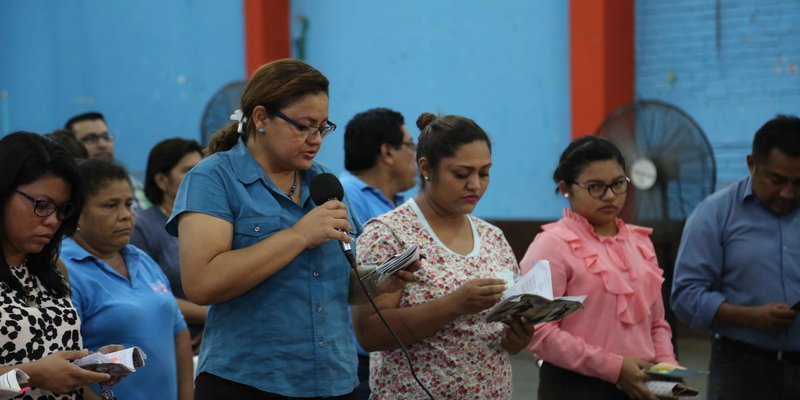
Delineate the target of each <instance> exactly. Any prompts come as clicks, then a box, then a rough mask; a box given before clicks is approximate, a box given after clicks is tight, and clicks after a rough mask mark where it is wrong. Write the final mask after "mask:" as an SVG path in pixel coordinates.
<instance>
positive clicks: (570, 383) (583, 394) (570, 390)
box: [538, 362, 629, 400]
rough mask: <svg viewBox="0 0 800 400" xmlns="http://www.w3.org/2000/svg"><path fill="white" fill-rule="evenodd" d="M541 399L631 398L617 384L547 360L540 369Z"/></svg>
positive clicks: (623, 399)
mask: <svg viewBox="0 0 800 400" xmlns="http://www.w3.org/2000/svg"><path fill="white" fill-rule="evenodd" d="M538 398H539V400H586V399H595V400H629V398H628V396H627V395H626V394H625V392H623V391H622V390H619V389H617V385H615V384H613V383H610V382H606V381H604V380H602V379H598V378H593V377H590V376H586V375H583V374H580V373H577V372H575V371H570V370H568V369H564V368H560V367H556V366H555V365H553V364H550V363H547V362H545V363H544V364H542V368H540V369H539V392H538Z"/></svg>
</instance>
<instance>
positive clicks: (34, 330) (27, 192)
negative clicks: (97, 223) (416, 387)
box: [0, 132, 110, 400]
mask: <svg viewBox="0 0 800 400" xmlns="http://www.w3.org/2000/svg"><path fill="white" fill-rule="evenodd" d="M0 171H3V172H2V174H0V206H2V211H3V213H2V216H0V244H2V246H1V247H0V343H2V348H1V349H0V374H3V373H6V372H8V371H11V370H12V369H14V368H17V369H20V370H22V371H23V372H25V373H26V374H28V375H29V376H30V380H29V382H28V385H29V386H31V387H32V388H33V390H32V391H29V392H27V393H26V397H25V398H26V399H37V400H40V399H78V398H82V395H81V390H80V389H79V388H80V387H82V386H84V385H88V384H91V383H95V382H99V381H104V380H107V379H109V378H110V376H109V375H108V374H102V373H97V372H92V371H88V370H84V369H82V368H79V367H76V366H75V365H73V364H72V363H71V361H72V360H75V359H78V358H80V357H83V356H86V355H88V354H89V353H88V352H87V351H86V350H83V349H82V348H83V343H82V340H81V335H80V320H79V319H78V314H77V312H76V311H75V308H74V307H73V306H72V301H71V300H70V293H69V285H68V282H67V279H66V277H65V275H66V274H65V273H63V272H62V271H59V269H58V268H57V267H56V257H57V255H58V248H59V245H60V243H61V238H63V237H64V235H65V234H71V233H72V232H74V231H75V227H76V226H77V223H78V212H77V211H78V210H79V209H80V207H81V205H82V204H83V200H82V194H81V185H80V180H79V178H78V172H77V169H76V166H75V161H73V159H72V157H71V156H70V155H69V154H67V152H66V151H65V150H64V149H62V148H61V147H59V146H58V145H56V144H55V143H53V142H51V141H50V140H48V139H46V138H44V137H43V136H40V135H37V134H34V133H27V132H17V133H12V134H10V135H8V136H6V137H4V138H3V139H2V140H0Z"/></svg>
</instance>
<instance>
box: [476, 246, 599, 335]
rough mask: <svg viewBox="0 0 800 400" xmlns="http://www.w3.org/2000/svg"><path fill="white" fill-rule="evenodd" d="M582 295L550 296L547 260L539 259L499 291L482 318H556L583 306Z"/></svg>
mask: <svg viewBox="0 0 800 400" xmlns="http://www.w3.org/2000/svg"><path fill="white" fill-rule="evenodd" d="M584 300H586V295H581V296H562V297H558V298H555V299H554V298H553V280H552V274H551V272H550V262H549V261H547V260H540V261H537V262H535V263H534V264H533V268H531V270H530V271H528V273H527V274H525V275H524V276H523V277H522V278H521V279H520V280H519V281H517V282H516V283H514V284H513V285H512V286H511V287H510V288H508V289H507V290H506V291H505V292H503V296H502V299H501V300H500V302H499V303H497V304H495V305H494V307H492V308H490V309H489V312H488V313H487V314H486V317H484V318H485V320H486V322H495V321H500V320H502V319H504V318H505V317H507V316H509V315H512V316H517V317H525V319H527V320H528V321H530V322H532V323H534V324H538V323H541V322H550V321H557V320H559V319H561V318H564V317H565V316H567V315H569V314H571V313H573V312H575V311H577V310H579V309H581V308H583V301H584Z"/></svg>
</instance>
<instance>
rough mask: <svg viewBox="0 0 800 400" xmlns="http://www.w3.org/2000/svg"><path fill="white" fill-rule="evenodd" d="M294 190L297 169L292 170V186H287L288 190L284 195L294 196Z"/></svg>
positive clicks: (295, 187) (295, 188)
mask: <svg viewBox="0 0 800 400" xmlns="http://www.w3.org/2000/svg"><path fill="white" fill-rule="evenodd" d="M295 190H297V171H294V178H293V179H292V187H290V188H289V191H288V192H286V195H287V196H289V197H292V196H294V191H295Z"/></svg>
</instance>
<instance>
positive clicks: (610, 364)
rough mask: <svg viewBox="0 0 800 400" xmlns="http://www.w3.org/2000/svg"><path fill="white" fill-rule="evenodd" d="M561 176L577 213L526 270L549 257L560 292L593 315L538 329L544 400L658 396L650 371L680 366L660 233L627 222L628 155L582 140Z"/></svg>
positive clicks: (561, 187) (564, 161) (533, 248)
mask: <svg viewBox="0 0 800 400" xmlns="http://www.w3.org/2000/svg"><path fill="white" fill-rule="evenodd" d="M553 180H554V181H555V182H556V183H557V184H558V188H557V189H556V191H557V192H558V193H560V194H562V195H563V196H564V197H565V198H566V199H567V200H568V201H569V204H570V209H565V210H564V216H563V218H561V219H560V220H559V221H557V222H555V223H552V224H548V225H545V226H544V227H542V229H543V232H542V233H540V234H539V235H537V236H536V238H535V239H534V240H533V243H531V245H530V247H529V248H528V251H527V252H526V253H525V256H524V257H523V259H522V263H521V266H522V270H523V273H524V272H527V271H528V270H530V269H531V267H532V265H533V262H534V261H535V260H549V261H550V268H551V271H552V279H553V295H554V296H563V295H582V294H586V295H588V296H587V298H586V301H585V303H584V306H585V309H583V310H580V311H578V312H576V313H574V314H572V315H570V316H567V317H566V318H564V319H563V320H560V321H556V322H550V323H545V324H541V325H539V326H538V327H537V333H536V337H534V338H533V340H532V341H531V345H530V350H531V351H533V353H534V354H535V356H536V357H538V358H540V359H542V360H543V361H544V364H543V365H542V368H541V370H540V373H539V375H540V380H539V399H540V400H550V399H558V400H569V399H588V398H591V399H627V398H633V399H652V400H656V397H655V396H654V395H653V394H652V393H651V392H650V391H649V390H648V389H647V388H646V387H645V385H644V381H645V380H646V379H647V378H648V376H647V374H645V373H644V371H643V369H646V368H647V367H649V366H650V365H651V364H652V363H657V362H667V363H671V364H677V361H676V360H675V354H674V352H673V349H672V343H671V341H670V338H671V336H672V331H671V330H670V327H669V325H668V324H667V322H666V321H665V320H664V304H663V302H662V298H661V284H662V283H663V282H664V279H663V278H662V271H661V269H660V268H659V266H658V262H657V260H656V255H655V250H654V248H653V244H652V242H651V241H650V232H651V231H652V230H651V229H650V228H643V227H639V226H634V225H627V224H625V223H624V222H623V221H622V220H621V219H619V218H618V215H619V213H620V210H621V209H622V206H623V205H624V204H625V196H626V192H627V190H628V186H629V183H630V180H629V179H628V178H627V177H626V176H625V161H624V159H623V157H622V154H621V153H620V151H619V150H618V149H617V148H616V147H615V146H614V145H613V144H612V143H611V142H609V141H607V140H605V139H601V138H598V137H595V136H587V137H583V138H580V139H578V140H576V141H574V142H572V143H571V144H570V145H569V146H568V147H567V148H566V150H564V152H563V153H562V154H561V158H560V159H559V164H558V167H557V168H556V170H555V172H554V173H553Z"/></svg>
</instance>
